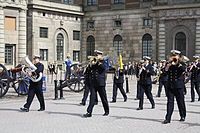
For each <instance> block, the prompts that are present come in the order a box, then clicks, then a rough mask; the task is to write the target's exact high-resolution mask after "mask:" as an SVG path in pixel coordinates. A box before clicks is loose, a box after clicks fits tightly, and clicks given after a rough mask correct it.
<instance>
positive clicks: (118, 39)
mask: <svg viewBox="0 0 200 133" xmlns="http://www.w3.org/2000/svg"><path fill="white" fill-rule="evenodd" d="M113 47H114V48H115V52H116V53H117V55H119V54H120V53H121V51H122V37H121V36H120V35H116V36H115V37H114V40H113Z"/></svg>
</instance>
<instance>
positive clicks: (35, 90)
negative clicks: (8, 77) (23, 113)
mask: <svg viewBox="0 0 200 133" xmlns="http://www.w3.org/2000/svg"><path fill="white" fill-rule="evenodd" d="M35 66H36V67H37V70H36V71H35V72H36V74H37V75H38V76H39V73H40V72H42V73H43V71H44V65H43V64H42V63H37V64H35ZM42 83H43V81H42V79H41V80H40V81H38V82H33V81H31V80H30V86H29V91H28V98H27V102H26V104H25V105H24V107H25V108H27V109H29V108H30V105H31V103H32V101H33V99H34V96H35V94H36V96H37V99H38V100H39V102H40V109H43V110H45V103H44V96H43V92H42Z"/></svg>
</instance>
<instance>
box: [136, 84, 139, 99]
mask: <svg viewBox="0 0 200 133" xmlns="http://www.w3.org/2000/svg"><path fill="white" fill-rule="evenodd" d="M136 98H137V99H140V84H139V82H138V81H137V94H136Z"/></svg>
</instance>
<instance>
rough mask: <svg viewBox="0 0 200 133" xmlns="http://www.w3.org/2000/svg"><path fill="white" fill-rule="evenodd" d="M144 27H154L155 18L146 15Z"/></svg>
mask: <svg viewBox="0 0 200 133" xmlns="http://www.w3.org/2000/svg"><path fill="white" fill-rule="evenodd" d="M143 27H150V28H152V27H153V18H151V17H146V18H143Z"/></svg>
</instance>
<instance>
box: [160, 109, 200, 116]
mask: <svg viewBox="0 0 200 133" xmlns="http://www.w3.org/2000/svg"><path fill="white" fill-rule="evenodd" d="M160 110H162V111H166V109H160ZM174 111H175V112H179V111H178V110H174ZM186 113H191V114H198V115H200V112H195V111H186Z"/></svg>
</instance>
